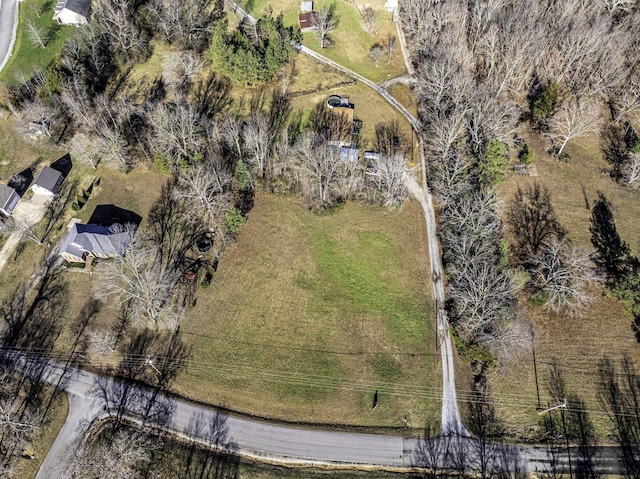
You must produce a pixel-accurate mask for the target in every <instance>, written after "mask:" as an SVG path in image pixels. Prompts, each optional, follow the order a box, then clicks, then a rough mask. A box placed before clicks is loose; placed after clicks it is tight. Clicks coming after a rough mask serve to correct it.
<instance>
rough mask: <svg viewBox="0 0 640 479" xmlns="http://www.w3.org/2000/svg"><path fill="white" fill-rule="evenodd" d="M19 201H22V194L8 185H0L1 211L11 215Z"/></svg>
mask: <svg viewBox="0 0 640 479" xmlns="http://www.w3.org/2000/svg"><path fill="white" fill-rule="evenodd" d="M18 201H20V195H19V194H18V193H17V192H16V190H14V189H13V188H11V187H10V186H7V185H0V212H2V213H4V214H5V215H10V214H11V213H13V209H14V208H15V207H16V205H17V204H18Z"/></svg>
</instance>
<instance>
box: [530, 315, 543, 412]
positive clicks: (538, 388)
mask: <svg viewBox="0 0 640 479" xmlns="http://www.w3.org/2000/svg"><path fill="white" fill-rule="evenodd" d="M530 326H531V350H532V351H533V374H534V376H535V378H536V394H537V395H538V408H537V409H538V411H539V410H540V409H542V406H540V387H539V386H538V365H537V363H536V344H535V341H534V337H535V333H534V332H533V324H530Z"/></svg>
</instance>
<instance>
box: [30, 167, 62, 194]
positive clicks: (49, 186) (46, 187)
mask: <svg viewBox="0 0 640 479" xmlns="http://www.w3.org/2000/svg"><path fill="white" fill-rule="evenodd" d="M63 181H64V176H62V173H60V172H59V171H58V170H54V169H53V168H51V167H50V166H45V167H44V168H43V169H42V171H41V172H40V174H39V175H38V177H37V178H36V181H35V183H34V184H33V185H31V189H32V190H33V192H34V193H43V194H47V195H50V196H54V195H55V194H56V193H57V192H58V190H59V189H60V185H62V182H63Z"/></svg>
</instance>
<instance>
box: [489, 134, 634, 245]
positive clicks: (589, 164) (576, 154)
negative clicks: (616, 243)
mask: <svg viewBox="0 0 640 479" xmlns="http://www.w3.org/2000/svg"><path fill="white" fill-rule="evenodd" d="M522 136H523V138H525V140H526V141H527V144H528V145H529V146H530V147H532V148H533V149H534V150H535V152H536V154H535V160H534V163H535V165H536V166H537V169H538V177H537V178H529V177H519V176H517V175H513V176H511V177H510V178H509V179H508V180H507V181H506V182H505V183H504V184H503V185H501V186H500V187H499V188H498V191H499V193H500V196H501V197H502V198H505V200H506V201H509V200H510V199H511V198H512V197H513V194H514V193H515V190H516V189H517V186H518V185H519V184H526V183H528V182H532V181H534V180H537V181H538V182H539V183H541V184H543V185H545V186H546V187H547V188H548V189H549V191H550V192H551V201H552V204H553V205H554V208H555V210H556V212H557V213H558V217H559V219H560V222H561V223H562V225H563V226H564V227H565V228H566V229H567V230H568V232H569V238H571V240H572V241H574V242H576V243H577V244H579V245H581V246H584V247H588V248H591V247H592V246H591V233H590V232H589V225H590V220H591V211H590V210H589V209H587V204H586V201H585V199H584V194H583V188H584V191H585V192H586V195H587V198H588V201H589V202H590V203H593V201H594V200H595V199H596V193H597V192H598V191H602V192H603V193H604V194H605V196H606V197H607V199H608V200H609V201H610V202H611V203H612V205H613V207H614V219H615V221H616V226H617V227H618V232H619V233H620V236H621V237H622V238H623V239H624V240H625V241H627V242H628V243H629V246H630V247H631V248H632V250H633V251H634V253H635V254H640V221H638V218H640V190H632V189H629V188H626V187H624V186H622V185H620V184H618V183H616V182H614V181H613V180H612V179H611V177H610V176H609V173H608V172H609V170H610V165H609V164H608V163H607V162H606V161H605V160H604V159H603V158H602V153H601V151H600V147H599V140H598V138H597V137H590V138H586V139H579V140H577V141H572V142H569V143H568V144H567V147H566V151H567V153H568V154H569V157H570V159H569V160H568V161H561V160H558V159H556V158H555V157H552V156H550V155H549V154H547V153H546V149H547V148H548V146H549V144H548V142H547V141H546V140H545V139H543V138H540V137H539V136H538V135H535V134H531V133H529V134H524V135H522Z"/></svg>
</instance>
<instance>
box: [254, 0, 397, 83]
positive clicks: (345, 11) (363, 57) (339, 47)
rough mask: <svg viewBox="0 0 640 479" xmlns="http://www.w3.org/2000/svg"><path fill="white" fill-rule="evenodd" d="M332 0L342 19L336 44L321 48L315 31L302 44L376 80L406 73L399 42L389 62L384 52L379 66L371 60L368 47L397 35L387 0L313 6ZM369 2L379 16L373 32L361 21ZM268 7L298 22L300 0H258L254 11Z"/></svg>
mask: <svg viewBox="0 0 640 479" xmlns="http://www.w3.org/2000/svg"><path fill="white" fill-rule="evenodd" d="M331 3H335V4H336V15H337V17H338V19H339V22H338V26H337V28H336V29H335V31H334V32H332V33H331V38H332V39H333V45H332V46H331V47H330V48H320V45H319V40H318V36H317V35H316V34H315V33H314V32H306V33H304V34H303V37H304V38H303V41H302V43H303V45H305V46H307V47H309V48H311V49H312V50H315V51H316V52H318V53H321V54H322V55H324V56H326V57H328V58H330V59H332V60H334V61H336V62H338V63H340V64H342V65H343V66H345V67H347V68H349V69H351V70H354V71H356V72H357V73H360V74H361V75H363V76H365V77H367V78H368V79H370V80H373V81H381V80H384V79H386V78H387V77H389V76H391V77H394V76H398V75H402V74H404V73H405V67H404V61H403V59H402V52H401V51H400V44H399V43H398V42H396V50H395V53H394V54H393V55H392V57H391V61H390V62H389V61H388V56H387V55H386V54H385V55H383V56H382V58H381V60H380V63H379V65H378V66H376V65H374V64H373V63H372V62H370V61H369V51H370V49H371V47H372V46H373V45H374V44H376V43H378V44H381V45H386V43H387V41H388V38H389V35H393V36H396V37H397V32H396V27H395V24H394V23H393V21H392V18H391V13H389V12H387V11H386V9H385V8H384V3H385V0H369V1H367V2H364V1H351V2H346V1H344V0H338V1H335V2H333V1H330V0H320V1H315V2H314V5H313V9H314V10H315V11H319V10H320V9H321V8H322V7H324V6H328V5H330V4H331ZM367 6H369V7H371V8H372V9H373V10H374V11H375V13H376V17H377V21H376V26H375V30H374V31H373V32H370V31H368V30H367V29H366V27H365V26H364V23H363V21H362V11H363V10H364V9H365V8H366V7H367ZM267 7H271V8H272V10H273V13H274V15H277V14H279V13H280V12H282V13H283V18H284V22H285V24H286V25H294V26H298V14H299V13H300V2H299V1H298V0H256V1H255V2H254V8H253V11H254V12H255V13H256V14H257V15H260V14H262V13H263V12H264V10H265V8H267Z"/></svg>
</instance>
